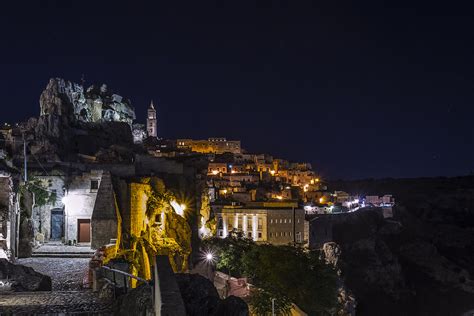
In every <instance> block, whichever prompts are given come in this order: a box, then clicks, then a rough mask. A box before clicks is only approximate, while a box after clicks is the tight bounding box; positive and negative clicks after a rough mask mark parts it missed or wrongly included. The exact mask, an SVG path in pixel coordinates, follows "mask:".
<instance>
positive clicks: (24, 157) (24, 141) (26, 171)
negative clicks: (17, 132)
mask: <svg viewBox="0 0 474 316" xmlns="http://www.w3.org/2000/svg"><path fill="white" fill-rule="evenodd" d="M26 158H27V157H26V140H25V132H23V160H24V166H23V168H24V176H23V179H24V180H25V183H26V182H28V170H27V168H28V165H27V159H26Z"/></svg>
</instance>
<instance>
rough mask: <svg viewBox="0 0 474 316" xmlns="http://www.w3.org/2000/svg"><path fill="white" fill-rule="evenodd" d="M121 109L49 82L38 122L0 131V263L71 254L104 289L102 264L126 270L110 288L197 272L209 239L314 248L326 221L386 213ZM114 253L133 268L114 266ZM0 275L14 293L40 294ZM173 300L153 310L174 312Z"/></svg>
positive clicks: (292, 166)
mask: <svg viewBox="0 0 474 316" xmlns="http://www.w3.org/2000/svg"><path fill="white" fill-rule="evenodd" d="M131 104H132V103H131V101H130V100H128V99H127V98H124V97H122V96H120V95H117V94H115V93H114V92H113V90H111V89H110V88H109V87H108V86H107V85H105V84H103V85H100V86H99V85H92V86H90V87H85V86H83V85H81V84H77V83H72V82H70V81H67V80H64V79H61V78H52V79H50V81H49V83H48V84H47V86H46V88H45V89H44V91H43V92H42V93H41V96H40V98H39V105H40V108H39V113H40V114H39V116H38V117H33V118H29V119H28V120H26V121H24V122H17V123H4V124H3V125H2V126H1V128H0V166H1V167H0V169H1V171H0V172H1V174H0V211H1V214H0V243H1V248H0V258H4V259H6V260H8V262H10V264H18V263H21V262H22V260H25V259H22V258H36V259H37V260H41V258H47V257H56V258H70V259H69V260H70V262H73V260H75V259H74V258H76V257H81V258H85V259H86V260H88V261H87V263H86V264H85V265H84V267H83V272H84V273H83V275H82V276H81V280H82V281H83V282H82V284H81V286H80V287H81V289H89V291H100V289H101V288H102V287H103V286H105V283H104V281H101V279H104V278H105V279H106V278H107V273H105V274H104V275H102V278H100V277H98V275H100V273H99V272H98V271H99V270H101V267H105V268H107V267H108V268H107V269H110V271H115V270H120V271H123V272H124V273H125V274H123V275H122V276H121V280H122V281H121V282H122V284H121V285H117V284H118V283H117V284H115V285H116V286H121V287H125V288H127V287H130V288H135V287H136V286H137V284H141V283H144V282H145V283H146V282H148V281H150V280H152V279H153V278H154V277H157V275H160V273H171V274H173V272H174V273H183V272H189V271H193V269H194V270H195V271H197V270H199V268H200V264H199V262H200V261H202V260H200V258H201V256H202V251H203V250H202V246H200V245H201V244H202V242H203V241H205V240H206V239H209V238H217V239H226V238H227V237H233V238H234V237H236V238H242V239H245V240H248V241H252V242H254V243H256V244H266V245H275V246H288V245H289V246H291V247H295V248H301V249H322V247H323V246H324V245H325V244H326V243H328V242H331V241H332V240H331V229H332V228H331V227H332V226H331V225H332V224H331V223H332V220H331V218H333V217H338V216H339V215H342V214H349V213H354V212H360V211H362V210H367V209H375V210H377V211H378V212H380V213H381V214H382V215H383V218H391V217H392V207H393V205H394V204H395V198H394V197H393V196H392V195H389V194H387V195H383V196H376V195H365V194H364V193H363V192H361V194H360V195H351V194H349V193H347V192H344V191H332V192H331V191H329V190H328V187H327V183H326V179H324V178H323V177H322V176H321V175H320V174H319V173H318V167H317V166H314V167H315V168H313V166H312V165H311V164H310V163H308V162H292V161H288V160H286V159H285V158H284V157H283V158H282V157H274V156H272V155H271V154H269V153H258V152H257V153H252V152H248V151H246V150H245V144H242V143H241V141H240V140H228V139H227V138H225V137H210V138H208V139H205V140H200V139H193V138H192V137H191V138H187V139H165V138H163V137H161V136H160V133H161V128H160V117H159V115H158V114H159V110H160V109H159V104H154V103H153V101H151V103H150V105H149V107H148V111H147V113H136V112H135V110H134V108H133V107H132V105H131ZM145 120H146V123H145V124H139V123H137V122H139V121H145ZM190 136H192V135H190ZM157 255H161V256H165V257H167V258H169V262H168V260H165V261H163V260H161V259H160V260H161V261H160V260H158V261H156V260H154V259H152V256H157ZM206 256H207V257H206V258H207V259H208V260H211V261H212V260H214V259H215V258H213V255H212V253H207V254H206ZM118 258H121V259H123V260H124V261H125V262H129V263H132V262H137V260H138V262H140V263H139V264H137V265H135V264H129V265H128V266H126V267H125V268H123V266H120V264H119V263H116V264H114V260H115V259H118ZM204 261H205V260H204ZM66 262H67V261H66ZM160 262H162V266H160ZM5 264H6V263H5ZM157 266H158V268H157V269H158V272H155V273H154V272H153V269H154V267H157ZM201 268H202V267H201ZM196 269H197V270H196ZM102 270H103V269H102ZM102 270H101V271H102ZM110 271H108V272H109V273H110ZM161 271H168V272H161ZM106 272H107V271H106ZM223 272H225V271H221V272H219V273H220V275H221V277H220V279H219V278H217V277H216V278H217V279H216V280H214V276H212V277H211V279H212V280H213V282H214V283H215V284H219V282H220V283H221V284H223V285H222V286H221V287H220V289H219V286H217V288H218V290H219V291H220V293H221V294H222V293H224V294H222V295H220V296H221V299H222V300H225V298H226V297H228V296H229V295H228V294H229V291H231V292H232V291H233V293H240V296H241V297H243V298H244V299H245V297H246V296H248V295H249V293H250V292H249V290H248V284H247V283H246V282H247V281H245V286H242V283H239V282H241V281H242V279H235V282H237V283H236V284H237V285H235V286H234V287H232V286H231V285H229V284H230V283H229V282H231V281H229V280H231V276H230V275H231V273H229V271H227V273H228V274H227V276H226V277H227V279H226V280H227V281H226V280H224V281H222V280H223V279H225V278H226V277H222V275H225V274H223ZM114 273H115V272H112V274H113V275H114V276H113V278H114V282H115V274H114ZM201 274H203V273H201ZM204 275H206V273H204ZM124 276H125V279H124V278H123V277H124ZM3 278H4V279H9V280H10V282H11V281H13V283H12V284H14V285H13V287H12V284H10V285H9V286H10V288H13V289H15V288H16V289H18V290H21V291H44V290H51V288H50V287H51V284H49V288H48V285H44V284H43V283H41V284H40V283H38V284H35V285H32V284H31V283H32V282H30V284H23V283H25V282H23V283H22V282H20V281H18V280H17V281H15V280H14V279H15V276H14V275H9V276H8V277H6V275H5V274H4V275H3ZM127 278H128V279H127ZM0 279H1V278H0ZM123 280H125V281H123ZM232 280H234V279H232ZM15 282H16V283H15ZM53 282H54V281H53ZM46 283H47V282H46ZM50 283H51V281H50ZM2 284H3V283H2ZM5 284H7V283H5ZM238 284H240V286H239V285H238ZM5 286H6V287H8V286H7V285H5ZM0 287H1V285H0ZM223 289H224V290H223ZM239 290H241V292H239ZM162 291H166V289H162ZM87 293H89V292H87ZM164 297H165V296H163V299H164ZM183 299H184V298H183ZM0 301H1V299H0ZM179 302H181V298H179V299H178V303H176V302H175V301H173V303H169V304H168V303H166V304H163V305H162V306H163V307H160V308H161V309H162V308H165V307H166V308H172V309H171V310H172V311H171V312H170V314H168V315H180V313H183V307H182V306H181V307H180V304H181V305H183V304H184V303H182V302H181V303H179ZM223 304H224V303H223ZM155 307H156V306H155ZM223 308H224V307H223ZM354 308H355V307H354ZM294 309H295V310H297V309H298V307H297V306H296V305H295V307H294ZM168 312H169V311H168ZM300 312H301V313H300V314H301V315H304V312H303V311H300ZM347 313H348V314H351V312H350V311H348V312H347Z"/></svg>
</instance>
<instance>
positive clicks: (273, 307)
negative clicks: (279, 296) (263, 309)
mask: <svg viewBox="0 0 474 316" xmlns="http://www.w3.org/2000/svg"><path fill="white" fill-rule="evenodd" d="M275 301H276V298H272V316H275Z"/></svg>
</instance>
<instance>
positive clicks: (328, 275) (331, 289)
mask: <svg viewBox="0 0 474 316" xmlns="http://www.w3.org/2000/svg"><path fill="white" fill-rule="evenodd" d="M206 246H207V247H208V248H209V249H212V250H213V251H214V253H215V254H216V256H217V263H216V266H217V269H221V270H224V271H230V272H231V273H232V275H233V276H246V277H248V278H249V282H250V283H251V284H253V285H254V286H255V287H257V289H256V290H254V291H253V293H252V308H254V309H255V312H256V313H257V314H262V315H265V314H266V313H267V312H271V299H272V298H275V299H276V302H278V303H277V306H276V308H277V310H278V312H279V313H280V314H285V313H287V312H288V311H289V309H290V307H291V302H293V303H295V304H297V305H298V306H299V307H300V308H302V309H303V310H305V311H306V312H307V313H310V314H322V315H324V314H328V313H329V311H330V310H333V309H334V308H336V307H337V305H338V301H337V278H338V277H337V274H336V271H335V270H334V268H333V267H332V266H330V265H327V264H326V263H325V262H324V260H322V259H321V257H320V253H319V252H318V251H307V250H305V249H303V248H299V247H293V246H274V245H269V244H256V243H254V242H253V241H251V240H249V239H244V238H237V237H235V236H231V237H227V238H225V239H219V238H213V239H210V240H207V241H206Z"/></svg>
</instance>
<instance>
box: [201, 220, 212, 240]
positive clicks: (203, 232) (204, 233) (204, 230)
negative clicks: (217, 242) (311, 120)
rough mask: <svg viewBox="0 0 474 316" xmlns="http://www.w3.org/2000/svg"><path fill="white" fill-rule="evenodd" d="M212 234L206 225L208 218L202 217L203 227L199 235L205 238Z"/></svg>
mask: <svg viewBox="0 0 474 316" xmlns="http://www.w3.org/2000/svg"><path fill="white" fill-rule="evenodd" d="M210 236H211V230H210V229H209V228H207V227H206V219H205V218H204V217H201V228H199V237H200V238H201V239H203V238H206V237H210Z"/></svg>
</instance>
